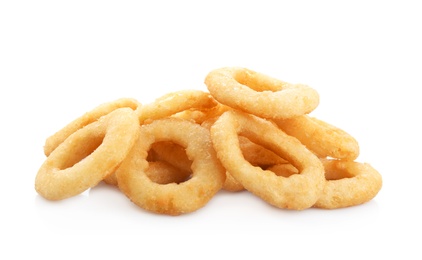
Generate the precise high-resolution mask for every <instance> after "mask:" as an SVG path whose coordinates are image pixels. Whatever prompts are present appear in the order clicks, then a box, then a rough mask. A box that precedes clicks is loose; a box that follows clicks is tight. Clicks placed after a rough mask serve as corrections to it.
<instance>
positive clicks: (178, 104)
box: [136, 90, 218, 124]
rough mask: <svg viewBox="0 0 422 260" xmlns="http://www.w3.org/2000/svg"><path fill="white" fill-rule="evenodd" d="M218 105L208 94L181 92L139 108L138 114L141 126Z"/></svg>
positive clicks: (193, 91)
mask: <svg viewBox="0 0 422 260" xmlns="http://www.w3.org/2000/svg"><path fill="white" fill-rule="evenodd" d="M217 104H218V103H217V102H216V101H215V99H214V98H213V97H212V96H211V95H210V94H209V93H207V92H204V91H200V90H181V91H177V92H172V93H168V94H166V95H164V96H161V97H159V98H157V99H156V100H155V101H154V102H152V103H149V104H146V105H143V106H140V107H138V109H137V110H136V112H137V113H138V116H139V122H140V123H141V124H144V123H149V122H151V121H153V120H155V119H160V118H165V117H169V116H172V115H174V114H176V113H179V112H182V111H185V110H188V109H194V108H195V109H208V108H212V107H215V106H216V105H217Z"/></svg>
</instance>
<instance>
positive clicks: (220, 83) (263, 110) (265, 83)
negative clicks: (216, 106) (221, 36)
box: [205, 67, 319, 118]
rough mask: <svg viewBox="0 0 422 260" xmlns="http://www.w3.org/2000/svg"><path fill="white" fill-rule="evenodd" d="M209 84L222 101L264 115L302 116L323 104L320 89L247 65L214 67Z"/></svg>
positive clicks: (207, 84)
mask: <svg viewBox="0 0 422 260" xmlns="http://www.w3.org/2000/svg"><path fill="white" fill-rule="evenodd" d="M205 85H206V86H207V88H208V90H209V92H210V93H211V95H212V96H213V97H214V98H215V99H216V100H217V101H219V102H220V103H222V104H224V105H227V106H229V107H232V108H236V109H239V110H242V111H244V112H248V113H250V114H253V115H257V116H259V117H263V118H290V117H294V116H299V115H303V114H307V113H309V112H311V111H312V110H314V109H315V108H316V107H317V106H318V104H319V94H318V92H317V91H316V90H314V89H312V88H310V87H308V86H306V85H301V84H290V83H286V82H283V81H280V80H277V79H274V78H271V77H269V76H266V75H264V74H261V73H258V72H255V71H252V70H249V69H246V68H238V67H231V68H230V67H226V68H221V69H216V70H213V71H211V72H210V73H209V74H208V75H207V76H206V78H205Z"/></svg>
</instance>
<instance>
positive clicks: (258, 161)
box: [201, 117, 286, 192]
mask: <svg viewBox="0 0 422 260" xmlns="http://www.w3.org/2000/svg"><path fill="white" fill-rule="evenodd" d="M217 119H218V117H214V118H210V119H208V120H206V121H204V122H203V123H202V124H201V125H202V126H203V127H205V128H207V129H210V128H211V126H212V125H213V124H214V123H215V121H216V120H217ZM239 147H240V149H241V150H242V154H243V156H244V158H245V160H246V161H248V162H249V163H250V164H251V165H253V166H259V167H267V166H269V165H274V164H282V163H286V160H284V159H283V158H281V157H280V156H278V155H277V154H275V153H274V152H273V151H270V150H268V149H266V148H264V147H262V146H261V145H258V144H256V143H254V142H252V141H250V140H249V139H248V138H246V137H244V136H239ZM223 189H224V190H226V191H231V192H236V191H242V190H244V188H243V186H242V184H240V183H239V182H238V181H237V180H236V179H235V178H233V176H232V175H231V174H230V172H228V171H227V172H226V181H225V182H224V185H223Z"/></svg>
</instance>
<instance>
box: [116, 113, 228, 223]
mask: <svg viewBox="0 0 422 260" xmlns="http://www.w3.org/2000/svg"><path fill="white" fill-rule="evenodd" d="M186 133H188V134H186ZM161 141H172V142H175V143H177V144H179V145H181V146H183V147H185V148H186V154H187V156H188V157H189V158H190V159H191V160H192V161H193V162H192V177H191V178H190V179H189V180H187V181H185V182H182V183H179V184H176V183H169V184H165V185H162V184H158V183H155V182H153V181H152V180H151V179H150V178H148V176H147V175H146V169H147V168H148V161H147V156H148V151H149V149H150V148H151V145H152V144H153V143H155V142H161ZM116 177H117V182H118V184H119V188H120V190H122V192H123V193H124V194H125V195H126V196H127V197H128V198H129V199H130V200H131V201H132V202H133V203H135V204H136V205H138V206H140V207H141V208H144V209H145V210H148V211H151V212H155V213H159V214H167V215H180V214H184V213H189V212H193V211H195V210H197V209H199V208H201V207H203V206H204V205H205V204H206V203H208V201H209V200H210V199H211V198H212V197H213V196H214V195H215V194H216V193H217V192H218V191H219V190H220V189H221V187H222V186H223V183H224V180H225V171H224V168H223V167H222V166H221V164H220V162H219V160H218V159H217V157H216V155H215V151H214V149H213V147H212V143H211V139H210V135H209V131H208V130H207V129H205V128H203V127H201V126H200V125H198V124H195V123H193V122H190V121H187V120H182V119H177V118H165V119H157V120H154V121H153V122H151V123H150V124H146V125H142V127H141V133H140V135H139V139H138V141H137V143H136V144H135V145H134V146H133V149H132V150H131V152H130V153H129V155H128V156H127V158H126V159H125V160H124V161H123V162H122V164H121V165H120V167H119V168H118V169H117V170H116Z"/></svg>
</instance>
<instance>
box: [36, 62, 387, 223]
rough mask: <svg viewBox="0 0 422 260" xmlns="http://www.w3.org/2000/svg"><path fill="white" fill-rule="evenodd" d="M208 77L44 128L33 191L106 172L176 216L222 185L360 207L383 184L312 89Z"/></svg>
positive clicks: (237, 76)
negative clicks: (319, 114)
mask: <svg viewBox="0 0 422 260" xmlns="http://www.w3.org/2000/svg"><path fill="white" fill-rule="evenodd" d="M204 83H205V86H206V88H207V89H208V91H200V90H181V91H177V92H172V93H167V94H165V95H163V96H161V97H158V98H157V99H156V100H155V101H153V102H151V103H149V104H141V103H140V102H138V101H137V100H136V99H133V98H121V99H117V100H114V101H111V102H107V103H104V104H100V105H99V106H97V107H95V108H94V109H93V110H91V111H89V112H87V113H85V114H83V115H82V116H80V117H79V118H76V119H75V120H73V121H71V122H70V123H69V124H68V125H66V126H64V127H63V128H62V129H60V130H59V131H57V132H56V133H54V134H53V135H51V136H50V137H48V138H47V139H46V141H45V145H44V154H45V155H46V159H45V161H44V163H43V164H42V165H41V167H40V168H39V170H38V173H37V175H36V178H35V190H36V191H37V192H38V194H40V195H41V196H42V197H44V198H46V199H48V200H62V199H66V198H69V197H72V196H76V195H78V194H80V193H82V192H84V191H85V190H87V189H89V188H92V187H94V186H96V185H97V184H98V183H99V182H101V181H103V182H105V183H107V184H110V185H114V186H116V187H118V188H119V189H120V190H121V191H122V193H123V194H124V195H125V196H127V197H128V198H129V199H130V200H131V201H132V202H133V203H134V204H136V205H137V206H139V207H141V208H143V209H144V210H146V211H150V212H154V213H157V214H165V215H172V216H177V215H181V214H186V213H190V212H194V211H196V210H199V209H200V208H202V207H204V206H205V205H206V204H207V203H208V202H209V201H210V200H211V199H212V198H213V197H214V196H215V195H216V194H217V193H218V192H219V191H220V190H226V191H229V192H239V191H247V192H251V193H252V194H254V195H256V196H257V197H258V198H260V199H262V200H263V201H265V202H266V203H268V204H270V205H272V206H274V207H277V208H280V209H290V210H304V209H307V208H322V209H338V208H344V207H350V206H356V205H360V204H363V203H366V202H368V201H370V200H372V199H373V198H374V197H375V196H376V195H377V194H378V192H379V191H380V190H381V187H382V177H381V175H380V173H379V172H378V171H377V170H376V169H374V168H373V167H372V166H371V165H370V164H368V163H362V162H358V161H357V158H358V157H359V144H358V142H357V140H356V139H355V138H354V137H353V136H351V135H350V134H349V133H347V132H346V131H344V130H342V129H340V128H338V127H337V126H334V125H332V124H329V123H327V122H325V121H323V120H321V119H319V118H315V117H312V116H311V115H310V113H311V112H312V111H313V110H314V109H315V108H316V107H317V106H318V104H319V94H318V92H317V91H316V90H314V89H313V88H311V87H309V86H306V85H303V84H291V83H288V82H284V81H281V80H278V79H275V78H272V77H269V76H267V75H265V74H262V73H259V72H255V71H252V70H250V69H247V68H241V67H224V68H219V69H215V70H213V71H210V72H209V73H208V75H207V76H206V77H205V81H204Z"/></svg>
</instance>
